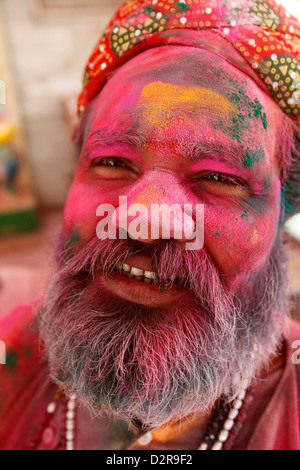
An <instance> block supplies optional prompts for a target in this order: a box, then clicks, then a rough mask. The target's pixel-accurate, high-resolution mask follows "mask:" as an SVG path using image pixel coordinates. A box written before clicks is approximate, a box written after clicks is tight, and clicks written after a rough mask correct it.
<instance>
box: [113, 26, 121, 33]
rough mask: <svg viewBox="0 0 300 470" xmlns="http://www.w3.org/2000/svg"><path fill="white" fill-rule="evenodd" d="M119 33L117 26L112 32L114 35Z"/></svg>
mask: <svg viewBox="0 0 300 470" xmlns="http://www.w3.org/2000/svg"><path fill="white" fill-rule="evenodd" d="M119 31H120V30H119V28H118V27H117V26H116V27H115V28H114V29H113V32H114V33H115V34H117V33H118V32H119Z"/></svg>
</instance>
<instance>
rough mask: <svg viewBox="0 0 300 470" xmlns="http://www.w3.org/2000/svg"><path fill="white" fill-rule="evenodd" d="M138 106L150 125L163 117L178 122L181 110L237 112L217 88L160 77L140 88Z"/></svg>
mask: <svg viewBox="0 0 300 470" xmlns="http://www.w3.org/2000/svg"><path fill="white" fill-rule="evenodd" d="M138 109H141V110H142V112H143V117H144V119H145V120H146V121H148V123H149V124H152V125H154V126H155V125H161V124H162V123H163V124H165V123H166V122H167V121H169V123H170V121H172V120H174V119H176V121H177V122H182V121H183V117H182V113H184V115H185V116H186V115H189V114H190V115H195V114H196V113H197V114H199V113H208V114H210V115H211V114H213V115H214V116H217V117H222V118H223V119H224V117H226V116H227V117H229V116H230V115H231V114H236V113H237V112H238V109H237V107H236V106H235V105H234V104H233V103H231V102H230V101H229V99H228V98H226V97H225V96H223V95H222V94H221V93H218V92H217V91H213V90H211V89H208V88H202V87H198V86H195V87H187V86H180V85H172V84H170V83H163V82H160V81H158V82H152V83H149V84H147V85H146V86H145V87H144V88H143V90H142V92H141V95H140V98H139V102H138ZM176 113H177V115H176ZM178 113H180V114H179V115H178Z"/></svg>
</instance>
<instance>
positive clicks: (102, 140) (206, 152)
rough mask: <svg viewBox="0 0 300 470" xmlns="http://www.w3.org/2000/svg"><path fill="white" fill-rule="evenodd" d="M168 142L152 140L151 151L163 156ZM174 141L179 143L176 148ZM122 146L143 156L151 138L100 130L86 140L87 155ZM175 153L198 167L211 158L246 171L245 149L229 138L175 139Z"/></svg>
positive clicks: (133, 133) (137, 133) (133, 131)
mask: <svg viewBox="0 0 300 470" xmlns="http://www.w3.org/2000/svg"><path fill="white" fill-rule="evenodd" d="M169 140H170V139H168V138H165V137H164V138H162V139H156V140H154V141H153V140H152V145H151V148H153V149H155V150H156V151H157V154H161V155H163V154H164V150H163V145H166V144H168V143H169ZM174 141H176V143H175V145H174ZM116 143H117V144H123V145H125V146H129V147H134V148H135V149H137V150H138V151H140V152H144V151H145V150H146V149H147V145H148V144H149V138H148V137H146V136H145V135H143V134H142V133H139V132H137V131H136V130H133V129H129V130H127V131H124V130H118V131H114V130H113V129H101V130H98V131H94V132H93V133H92V134H91V135H90V136H89V137H88V139H87V143H86V148H87V151H88V152H89V151H91V150H92V149H93V148H94V146H95V145H102V146H113V145H114V144H116ZM172 144H173V145H174V148H175V150H176V151H177V152H178V153H179V154H180V155H182V157H183V158H185V159H187V160H190V161H191V162H193V163H196V162H197V161H199V160H200V159H203V158H209V159H213V160H216V161H221V162H224V163H231V164H232V165H234V166H237V167H238V168H245V165H244V159H245V154H246V148H245V147H244V146H243V144H241V143H239V145H237V144H236V143H235V142H234V141H232V140H231V139H230V138H226V137H225V135H224V137H223V136H220V135H218V136H216V137H214V138H209V139H208V138H207V137H205V136H204V137H203V139H202V140H200V141H192V142H191V141H187V139H183V138H181V139H178V138H177V139H172Z"/></svg>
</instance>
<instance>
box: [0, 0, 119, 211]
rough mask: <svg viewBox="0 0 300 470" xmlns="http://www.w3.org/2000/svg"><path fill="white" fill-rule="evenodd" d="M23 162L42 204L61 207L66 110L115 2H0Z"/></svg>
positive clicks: (68, 167)
mask: <svg viewBox="0 0 300 470" xmlns="http://www.w3.org/2000/svg"><path fill="white" fill-rule="evenodd" d="M0 1H1V3H2V7H3V15H4V18H3V23H4V24H5V34H6V37H7V43H8V48H9V56H10V59H11V63H12V67H13V70H14V81H15V85H16V88H17V92H18V97H19V102H20V107H21V112H22V115H23V124H24V129H25V134H26V139H27V144H28V159H29V166H30V168H31V173H32V176H33V183H34V187H35V190H36V193H37V196H38V199H39V201H40V203H41V205H42V206H44V207H53V206H59V205H62V204H63V203H64V200H65V197H66V194H67V191H68V187H69V184H70V179H71V175H72V168H73V162H72V148H71V145H70V139H69V129H68V127H67V124H66V120H65V110H66V107H68V106H69V107H70V108H71V109H72V110H74V111H75V100H74V99H75V97H76V95H77V93H78V91H79V90H80V86H81V78H82V73H83V68H84V65H85V62H86V60H87V58H88V56H89V53H90V52H91V50H92V48H93V46H94V44H95V42H96V40H97V38H98V37H99V36H100V34H101V32H102V30H103V29H104V27H105V26H106V24H107V22H108V21H109V19H110V17H111V15H112V13H113V12H114V10H115V9H116V6H117V5H119V4H120V3H122V2H120V1H118V0H85V1H78V0H77V1H76V0H59V1H58V0H0Z"/></svg>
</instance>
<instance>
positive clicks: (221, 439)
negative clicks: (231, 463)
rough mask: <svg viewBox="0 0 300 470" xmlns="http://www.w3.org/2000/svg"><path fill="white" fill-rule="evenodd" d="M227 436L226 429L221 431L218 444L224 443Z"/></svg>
mask: <svg viewBox="0 0 300 470" xmlns="http://www.w3.org/2000/svg"><path fill="white" fill-rule="evenodd" d="M228 436H229V432H228V431H226V429H222V431H221V432H220V434H219V436H218V440H219V441H220V442H225V441H227V439H228Z"/></svg>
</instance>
